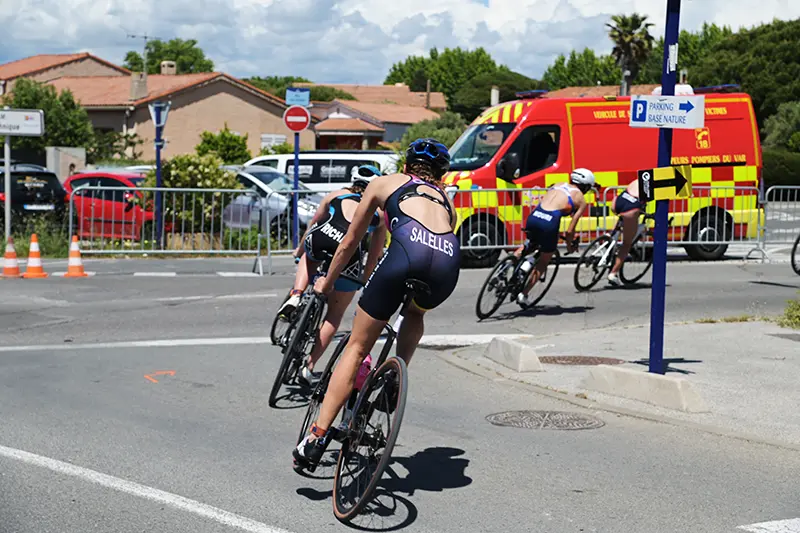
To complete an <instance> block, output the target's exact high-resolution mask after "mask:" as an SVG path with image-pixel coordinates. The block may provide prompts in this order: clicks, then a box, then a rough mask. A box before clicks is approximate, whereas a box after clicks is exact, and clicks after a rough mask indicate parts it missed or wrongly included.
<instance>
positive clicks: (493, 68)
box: [384, 47, 507, 106]
mask: <svg viewBox="0 0 800 533" xmlns="http://www.w3.org/2000/svg"><path fill="white" fill-rule="evenodd" d="M501 68H503V69H504V70H507V68H505V67H499V66H498V65H497V63H495V61H494V59H492V56H491V55H489V53H488V52H487V51H486V50H484V49H483V48H476V49H475V50H463V49H461V48H460V47H457V48H445V49H444V51H443V52H439V50H437V49H436V48H433V49H431V51H430V53H429V57H427V58H425V57H420V56H411V57H408V58H406V59H405V61H401V62H399V63H395V64H394V65H392V68H391V69H390V70H389V75H388V76H387V77H386V80H385V81H384V83H386V84H394V83H405V84H406V85H408V86H409V87H410V88H411V89H412V90H417V91H424V90H425V88H426V87H425V86H422V87H420V82H422V81H423V80H425V82H426V84H427V79H430V80H431V90H432V91H440V92H442V93H444V95H445V98H447V104H448V105H449V106H450V105H452V104H453V101H454V100H453V98H454V97H455V94H456V93H457V92H458V91H459V90H460V89H461V88H462V87H463V86H464V85H465V84H466V83H467V82H468V81H469V80H471V79H473V78H475V77H477V76H480V75H481V74H494V73H496V72H497V71H498V70H500V69H501ZM423 71H424V73H425V76H426V78H423V77H422V74H421V72H423Z"/></svg>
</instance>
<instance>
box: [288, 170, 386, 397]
mask: <svg viewBox="0 0 800 533" xmlns="http://www.w3.org/2000/svg"><path fill="white" fill-rule="evenodd" d="M380 175H381V171H380V170H378V169H377V168H375V167H373V166H371V165H362V166H361V167H354V168H353V173H352V180H353V183H352V185H351V186H350V187H349V188H347V189H340V190H338V191H333V192H331V193H329V194H328V195H327V196H326V197H325V198H324V199H323V200H322V203H320V205H319V207H318V208H317V212H316V214H314V218H313V219H312V220H311V224H310V225H309V227H308V230H306V234H305V235H304V236H303V240H302V241H300V242H301V244H300V245H299V246H298V247H297V250H295V252H294V256H295V257H299V258H300V265H299V266H298V269H297V274H296V275H295V282H294V289H293V290H292V292H291V296H290V297H289V299H288V300H286V302H285V303H284V304H283V306H282V307H281V308H280V310H279V311H278V314H279V315H281V316H282V317H284V318H285V317H288V316H289V315H290V314H291V313H292V311H293V310H294V309H295V308H296V307H297V305H298V304H299V303H300V295H301V294H303V291H304V290H305V288H306V287H307V286H308V283H309V279H311V277H312V276H313V275H314V273H315V272H316V270H317V268H318V266H319V264H320V263H322V262H326V261H327V262H328V263H329V262H330V261H331V260H332V259H333V256H334V253H335V252H336V250H337V249H338V247H339V243H340V242H342V239H344V236H345V234H346V233H347V230H348V228H349V227H350V224H351V222H352V220H353V216H354V215H355V213H356V210H357V208H358V206H359V203H360V202H361V201H362V195H363V193H364V190H365V189H366V187H367V185H368V184H369V182H370V181H371V180H372V179H373V178H374V177H375V176H380ZM380 215H381V213H380V211H379V210H378V211H376V210H373V214H372V218H371V219H370V221H369V227H368V230H367V231H368V232H369V233H371V234H372V237H371V240H370V243H369V252H368V253H367V243H366V240H367V238H366V235H364V238H362V239H361V241H359V242H358V243H357V244H356V246H355V247H354V248H353V250H352V254H351V255H350V256H349V257H348V261H347V263H346V265H345V267H344V269H343V270H344V271H345V272H346V274H347V276H348V277H350V278H357V279H367V277H369V275H370V274H371V273H372V270H373V269H374V268H375V265H376V264H377V262H378V258H379V257H380V255H381V253H382V252H383V249H384V246H385V245H386V226H385V225H384V224H383V218H382V217H381V216H380ZM365 254H367V263H366V265H365V266H364V267H363V270H364V272H363V276H362V275H361V269H362V264H363V260H364V255H365ZM359 288H360V285H359V284H358V283H355V282H354V281H352V280H351V279H347V278H345V277H341V278H339V279H338V280H336V285H335V291H334V292H333V294H331V295H330V296H329V297H328V310H327V313H326V314H325V319H324V322H323V323H322V326H320V329H319V331H318V332H317V339H316V342H315V343H314V348H313V350H312V351H311V354H310V356H309V360H308V361H307V362H306V364H305V365H304V366H303V368H302V369H301V370H300V379H301V380H302V381H304V382H305V384H306V385H308V386H311V385H312V377H313V374H312V372H313V370H314V365H315V364H316V363H317V361H319V358H320V357H322V354H323V353H324V352H325V350H326V349H327V347H328V345H329V344H330V342H331V340H332V339H333V336H334V335H336V331H337V330H338V329H339V325H340V324H341V322H342V317H343V316H344V313H345V311H346V310H347V307H348V306H349V305H350V302H351V301H352V300H353V296H355V293H356V291H358V289H359Z"/></svg>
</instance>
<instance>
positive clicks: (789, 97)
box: [692, 19, 800, 126]
mask: <svg viewBox="0 0 800 533" xmlns="http://www.w3.org/2000/svg"><path fill="white" fill-rule="evenodd" d="M798 42H800V19H795V20H789V21H782V20H775V21H773V22H772V23H770V24H762V25H760V26H756V27H754V28H752V29H743V30H739V31H738V32H737V33H735V34H733V35H731V36H730V37H727V38H725V39H723V40H722V41H720V42H718V43H717V44H716V45H714V47H713V48H712V49H711V50H710V51H709V52H708V53H707V54H706V55H705V56H704V57H703V59H701V60H700V61H699V63H698V65H697V68H696V69H695V72H694V73H693V75H692V85H694V86H710V85H721V84H726V83H734V84H738V85H740V86H741V87H742V91H743V92H746V93H747V94H749V95H750V96H751V98H752V99H753V106H754V107H755V111H756V117H757V118H758V122H759V124H761V125H762V126H763V125H764V124H765V121H766V119H767V118H768V117H770V116H771V115H773V114H775V112H777V110H778V107H779V106H780V105H781V104H782V103H784V102H792V101H797V100H800V53H798V49H799V48H798V46H797V43H798Z"/></svg>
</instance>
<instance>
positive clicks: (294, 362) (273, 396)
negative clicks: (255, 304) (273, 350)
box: [269, 297, 321, 407]
mask: <svg viewBox="0 0 800 533" xmlns="http://www.w3.org/2000/svg"><path fill="white" fill-rule="evenodd" d="M319 304H320V300H319V299H318V298H316V297H311V298H310V299H309V301H308V303H307V304H306V305H305V306H304V307H303V311H302V313H301V314H300V318H299V319H298V320H297V323H296V324H295V327H294V331H293V332H292V338H291V340H290V341H289V343H288V344H287V345H286V346H285V347H284V349H283V360H281V366H280V367H279V368H278V373H277V374H276V375H275V381H274V382H273V384H272V390H271V391H270V393H269V406H270V407H275V404H276V403H277V400H278V393H279V392H280V390H281V385H283V384H284V383H287V384H288V383H290V382H291V380H292V377H293V375H294V374H296V373H297V371H298V370H299V369H300V365H301V364H302V357H303V355H304V349H303V348H304V346H305V345H306V343H307V341H308V335H309V334H310V335H314V334H315V333H316V328H312V326H314V325H315V323H316V322H317V320H316V318H317V314H318V313H319V311H320V309H319V308H320V307H321V306H320V305H319ZM309 330H311V331H310V333H309Z"/></svg>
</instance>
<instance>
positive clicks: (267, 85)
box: [245, 76, 356, 102]
mask: <svg viewBox="0 0 800 533" xmlns="http://www.w3.org/2000/svg"><path fill="white" fill-rule="evenodd" d="M245 81H246V82H247V83H250V84H251V85H254V86H255V87H258V88H259V89H261V90H262V91H266V92H268V93H270V94H272V95H274V96H277V97H278V98H285V97H286V89H287V88H289V87H294V84H295V83H311V80H307V79H306V78H302V77H299V76H267V77H266V78H261V77H258V76H255V77H252V78H247V79H245ZM310 89H311V94H310V95H309V97H310V98H311V100H312V101H314V102H331V101H333V100H335V99H337V98H338V99H339V100H355V99H356V98H355V97H354V96H353V95H352V94H350V93H348V92H346V91H342V90H341V89H336V88H335V87H328V86H326V85H314V86H313V87H310Z"/></svg>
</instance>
